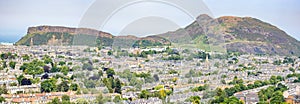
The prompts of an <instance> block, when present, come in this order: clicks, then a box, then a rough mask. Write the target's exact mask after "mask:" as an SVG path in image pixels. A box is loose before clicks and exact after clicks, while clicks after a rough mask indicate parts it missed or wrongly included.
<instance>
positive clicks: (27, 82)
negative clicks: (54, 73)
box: [21, 78, 32, 85]
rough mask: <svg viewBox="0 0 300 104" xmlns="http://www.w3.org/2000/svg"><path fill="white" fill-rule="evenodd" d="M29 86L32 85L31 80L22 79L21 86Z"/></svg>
mask: <svg viewBox="0 0 300 104" xmlns="http://www.w3.org/2000/svg"><path fill="white" fill-rule="evenodd" d="M31 84H32V82H31V80H30V79H27V78H23V79H22V81H21V85H31Z"/></svg>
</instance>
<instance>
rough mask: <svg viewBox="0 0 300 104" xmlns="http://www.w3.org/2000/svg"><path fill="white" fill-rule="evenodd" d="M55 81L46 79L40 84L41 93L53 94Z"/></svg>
mask: <svg viewBox="0 0 300 104" xmlns="http://www.w3.org/2000/svg"><path fill="white" fill-rule="evenodd" d="M55 83H56V81H55V80H54V79H48V80H45V81H43V82H42V83H41V92H53V91H56V85H55Z"/></svg>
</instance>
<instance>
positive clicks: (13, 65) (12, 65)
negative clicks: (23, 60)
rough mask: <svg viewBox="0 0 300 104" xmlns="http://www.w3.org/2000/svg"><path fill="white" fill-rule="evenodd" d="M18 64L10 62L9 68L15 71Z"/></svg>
mask: <svg viewBox="0 0 300 104" xmlns="http://www.w3.org/2000/svg"><path fill="white" fill-rule="evenodd" d="M16 64H17V62H14V61H11V62H9V67H11V68H12V69H15V67H16Z"/></svg>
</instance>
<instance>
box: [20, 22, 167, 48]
mask: <svg viewBox="0 0 300 104" xmlns="http://www.w3.org/2000/svg"><path fill="white" fill-rule="evenodd" d="M123 42H127V43H128V44H126V45H125V46H127V45H128V46H137V47H138V46H160V45H170V44H171V43H170V42H169V41H168V40H166V39H164V38H161V37H159V36H148V37H143V38H138V37H135V36H113V35H112V34H110V33H106V32H102V31H98V30H94V29H88V28H70V27H62V26H37V27H29V28H28V31H27V34H26V35H25V36H24V37H22V38H21V39H20V40H19V41H18V42H16V45H89V46H119V45H124V43H123Z"/></svg>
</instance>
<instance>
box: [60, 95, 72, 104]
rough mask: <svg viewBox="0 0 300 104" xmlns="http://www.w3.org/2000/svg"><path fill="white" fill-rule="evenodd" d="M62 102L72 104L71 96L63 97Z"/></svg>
mask: <svg viewBox="0 0 300 104" xmlns="http://www.w3.org/2000/svg"><path fill="white" fill-rule="evenodd" d="M61 100H62V104H71V102H70V96H68V95H63V96H62V97H61Z"/></svg>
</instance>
